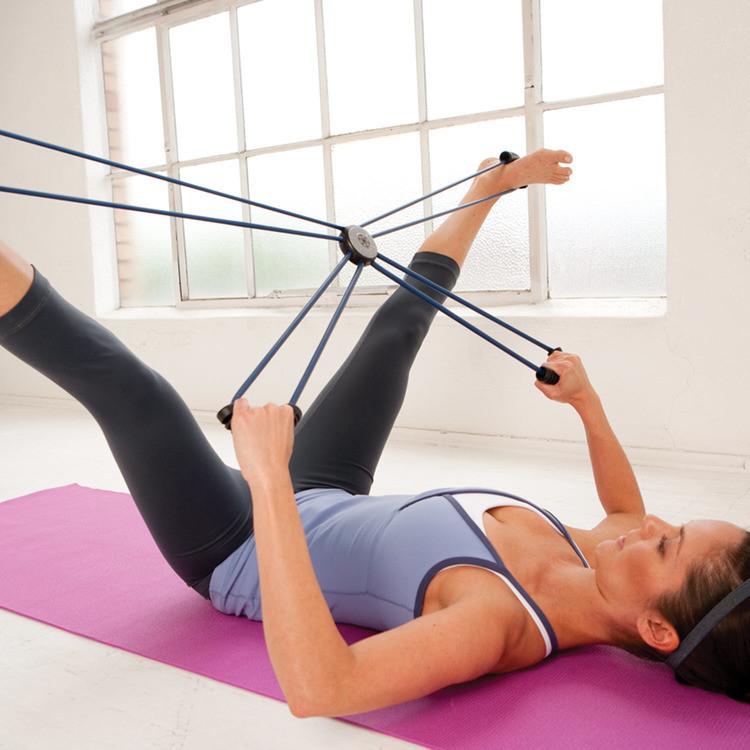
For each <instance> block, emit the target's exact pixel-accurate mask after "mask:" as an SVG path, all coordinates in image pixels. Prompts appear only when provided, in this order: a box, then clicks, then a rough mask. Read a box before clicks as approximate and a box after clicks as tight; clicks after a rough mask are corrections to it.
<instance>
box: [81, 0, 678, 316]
mask: <svg viewBox="0 0 750 750" xmlns="http://www.w3.org/2000/svg"><path fill="white" fill-rule="evenodd" d="M100 9H101V14H102V20H101V21H100V22H99V23H98V24H97V26H96V28H95V33H96V35H97V36H98V38H99V39H100V40H101V42H102V60H103V69H104V82H105V94H106V103H107V122H108V128H109V137H110V151H111V157H112V158H113V159H115V160H117V161H123V162H126V163H131V164H134V165H136V166H139V167H142V168H147V169H150V170H153V171H157V172H161V173H164V174H168V175H170V176H173V177H179V178H180V179H183V180H187V181H190V182H195V183H199V184H203V185H206V186H208V187H212V188H215V189H218V190H222V191H224V192H227V193H232V194H237V195H241V196H243V197H245V198H249V199H251V200H253V201H258V202H262V203H264V204H266V205H270V206H276V207H280V208H283V209H286V210H288V211H294V212H296V213H300V214H304V215H307V216H312V217H316V218H320V219H325V220H328V221H333V222H336V223H339V224H343V225H348V224H356V223H360V222H364V221H366V220H367V219H370V218H372V217H373V216H376V215H379V214H381V213H383V212H385V211H387V210H390V209H392V208H395V207H396V206H398V205H401V204H403V203H406V202H409V201H411V200H413V199H415V198H417V197H418V196H420V195H424V194H426V193H428V192H431V191H432V190H435V189H437V188H439V187H442V186H443V185H446V184H449V183H451V182H454V181H456V180H458V179H461V178H463V177H466V176H468V175H470V174H472V173H473V172H475V171H476V168H477V166H478V164H479V162H480V161H481V160H482V159H484V158H486V157H488V156H497V155H498V154H499V153H500V151H503V150H506V149H508V150H512V151H516V152H517V153H520V154H524V153H528V152H531V151H534V150H536V149H538V148H542V147H547V148H564V149H566V150H568V151H570V152H571V153H573V155H574V158H575V162H574V164H573V168H574V170H575V176H574V179H573V180H572V181H571V182H570V183H568V184H567V185H565V186H562V187H556V186H550V187H549V188H542V187H536V188H532V189H529V190H523V191H516V192H514V193H511V194H509V195H508V196H505V197H503V198H502V199H501V201H500V203H499V204H498V206H496V207H495V208H494V209H493V211H492V212H491V213H490V215H489V217H488V219H487V221H486V222H485V224H484V226H483V227H482V229H481V230H480V233H479V235H478V236H477V239H476V241H475V243H474V247H473V249H472V252H471V253H470V254H469V257H468V259H467V261H466V264H465V266H464V270H463V273H462V275H461V278H460V279H459V282H458V284H457V287H456V290H457V291H458V292H460V293H464V294H466V295H467V296H469V297H471V298H473V299H474V300H475V301H477V302H478V303H479V304H492V303H500V302H509V301H515V300H518V301H526V302H529V301H540V300H543V299H546V298H548V297H654V296H656V297H658V296H664V294H665V288H666V241H665V159H664V115H663V84H662V82H663V63H662V56H663V52H662V16H661V14H662V4H661V1H660V0H631V2H628V3H611V2H610V3H602V2H601V1H600V0H599V1H597V0H567V2H565V3H560V2H559V1H558V0H496V1H495V2H492V3H488V2H485V0H460V2H459V0H416V1H414V2H406V1H405V0H378V2H368V1H366V0H256V1H255V2H247V1H246V0H244V1H243V0H223V1H222V0H210V1H209V0H192V1H191V0H174V2H170V0H162V2H158V3H150V4H148V3H144V2H143V0H100ZM540 40H541V41H540ZM111 179H112V184H113V194H114V195H115V200H118V201H122V202H130V203H134V204H136V205H148V206H154V207H158V208H170V209H171V210H175V211H183V212H187V213H197V214H208V215H212V216H220V217H226V218H231V219H234V220H240V221H252V222H256V223H261V224H269V225H275V226H284V227H289V228H292V229H304V230H307V231H317V230H318V229H320V230H322V232H323V233H328V232H329V231H330V232H331V233H335V230H328V229H327V228H325V227H317V229H316V225H315V224H311V223H310V222H306V221H303V220H301V219H297V218H294V217H288V216H285V215H282V214H278V213H275V212H272V211H270V210H267V209H264V208H258V207H255V206H248V205H246V204H242V203H239V202H234V201H229V200H223V199H219V198H217V197H214V196H209V195H206V194H204V193H200V192H197V191H194V190H190V189H183V188H180V187H178V186H173V185H168V184H167V183H164V182H160V181H156V180H150V179H148V178H145V177H139V176H133V175H130V174H128V173H125V172H121V171H118V170H114V171H113V173H112V176H111ZM468 187H469V184H468V183H463V184H461V185H459V186H456V187H455V188H452V189H451V190H449V191H446V192H444V193H440V194H439V195H437V196H435V197H434V198H432V199H430V200H427V201H424V202H423V203H420V204H417V205H415V206H412V207H410V208H409V209H406V210H405V211H402V212H400V213H398V214H396V215H394V216H392V217H389V218H387V219H385V220H383V221H381V222H378V223H377V224H375V225H373V228H372V229H373V231H375V230H376V229H385V228H387V227H389V226H395V225H396V224H402V223H406V222H408V221H411V220H415V219H418V218H423V217H426V216H430V215H432V214H434V213H438V212H440V211H443V210H446V209H448V208H452V207H454V206H456V205H457V204H458V203H459V202H460V200H461V199H462V197H463V195H464V194H465V192H466V190H468ZM444 220H445V217H440V218H437V219H434V220H432V221H431V222H429V223H427V224H423V225H417V226H414V227H410V228H409V229H406V230H402V231H399V232H396V233H394V234H392V235H386V236H384V237H381V238H379V239H378V245H379V247H380V248H381V249H382V250H383V252H385V253H386V254H388V255H390V256H391V257H394V258H395V259H396V260H398V261H399V262H401V263H404V264H406V263H408V261H409V259H410V258H411V256H412V254H413V253H414V251H415V250H416V249H417V248H418V247H419V244H420V243H421V242H422V241H423V240H424V238H425V236H426V235H427V234H429V233H430V232H431V231H432V229H434V228H435V227H437V226H439V225H440V223H442V221H444ZM115 223H116V237H117V257H118V266H119V271H120V296H121V300H122V304H123V305H124V306H148V305H177V306H200V305H206V304H211V305H214V306H215V305H216V304H217V301H218V300H220V301H221V302H220V303H219V304H221V305H222V306H231V305H233V304H238V305H248V304H250V305H253V304H261V305H267V304H270V303H271V300H272V299H276V298H281V299H282V300H284V301H285V302H286V303H294V302H295V298H302V297H307V296H309V294H310V293H311V292H312V290H314V289H316V288H317V287H318V285H319V284H320V282H321V281H322V280H323V278H324V277H325V275H326V274H327V273H328V272H329V271H330V270H331V269H332V268H333V266H334V265H335V264H336V263H337V262H338V260H339V259H340V257H341V255H340V250H339V248H338V245H337V243H336V242H333V241H331V242H325V241H324V240H320V239H315V238H307V237H301V236H294V235H281V234H275V233H270V232H265V231H262V230H256V229H252V230H250V229H242V228H239V227H230V226H217V225H213V224H205V223H201V222H195V221H189V220H186V221H183V220H179V219H167V218H163V217H152V216H148V215H144V214H137V213H132V212H125V211H115ZM353 271H354V266H353V265H351V264H348V265H347V266H346V267H345V269H344V271H343V272H342V273H341V274H340V276H339V279H338V282H337V283H338V285H339V289H343V288H344V287H345V285H346V283H347V282H348V280H349V279H350V278H351V275H352V273H353ZM385 281H386V280H385V279H384V278H383V277H382V276H380V275H379V274H378V273H377V272H375V271H373V270H372V269H365V272H364V273H363V275H362V277H361V280H360V283H359V284H358V286H357V289H356V290H355V298H358V299H359V300H360V301H361V302H365V303H366V300H367V299H368V297H369V298H370V299H371V298H372V297H371V295H373V294H382V293H384V292H385V291H386V290H388V289H391V288H393V286H394V285H393V284H390V283H384V282H385Z"/></svg>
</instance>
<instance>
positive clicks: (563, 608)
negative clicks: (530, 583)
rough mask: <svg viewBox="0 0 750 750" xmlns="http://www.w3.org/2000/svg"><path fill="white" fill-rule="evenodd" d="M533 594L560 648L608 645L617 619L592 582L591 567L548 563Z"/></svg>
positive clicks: (593, 575) (594, 579)
mask: <svg viewBox="0 0 750 750" xmlns="http://www.w3.org/2000/svg"><path fill="white" fill-rule="evenodd" d="M539 588H540V591H539V592H538V593H536V594H535V596H534V599H535V600H536V601H537V603H538V604H539V606H540V607H541V608H542V611H543V612H544V613H545V614H546V615H547V618H548V619H549V621H550V623H551V625H552V627H553V629H554V631H555V634H556V635H557V640H558V644H559V647H560V649H567V648H574V647H576V646H584V645H588V644H595V643H599V644H612V643H613V642H614V638H615V636H614V634H615V632H616V628H615V623H616V622H617V619H616V616H615V612H614V608H613V607H612V605H611V604H610V602H608V601H607V599H605V597H604V596H603V594H602V592H601V591H600V590H599V587H598V586H597V583H596V571H595V570H594V569H593V568H584V567H581V565H580V562H578V563H576V564H569V565H568V564H566V565H554V566H550V568H549V570H548V573H547V574H546V575H545V577H544V581H543V583H542V585H541V586H540V587H539Z"/></svg>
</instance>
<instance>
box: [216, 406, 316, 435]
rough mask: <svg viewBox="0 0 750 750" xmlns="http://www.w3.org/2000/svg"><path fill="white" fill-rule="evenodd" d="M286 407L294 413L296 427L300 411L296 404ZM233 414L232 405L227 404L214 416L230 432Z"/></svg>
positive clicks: (300, 414) (300, 415)
mask: <svg viewBox="0 0 750 750" xmlns="http://www.w3.org/2000/svg"><path fill="white" fill-rule="evenodd" d="M288 406H291V407H292V411H293V412H294V426H295V427H296V426H297V425H298V424H299V421H300V419H302V409H300V408H299V406H297V404H288ZM233 413H234V404H227V405H226V406H225V407H224V408H223V409H221V410H220V411H219V412H218V413H217V414H216V418H217V419H218V420H219V422H221V423H222V424H223V425H224V427H226V428H227V429H228V430H231V429H232V414H233Z"/></svg>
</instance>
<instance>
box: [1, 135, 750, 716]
mask: <svg viewBox="0 0 750 750" xmlns="http://www.w3.org/2000/svg"><path fill="white" fill-rule="evenodd" d="M571 160H572V157H571V156H570V154H568V153H567V152H565V151H551V150H547V149H544V150H541V151H538V152H536V153H534V154H531V155H529V156H527V157H524V158H522V159H520V160H518V161H516V162H513V163H511V164H509V165H506V166H504V167H501V168H497V169H494V170H490V171H488V172H486V173H484V174H483V175H481V176H479V177H477V178H476V179H475V181H474V183H473V184H472V186H471V189H470V190H469V192H468V193H467V195H466V196H465V198H464V200H463V201H462V202H463V203H467V202H470V201H473V200H475V199H477V198H481V197H484V196H487V195H490V194H493V193H497V192H500V191H502V190H505V189H511V188H518V187H521V186H523V185H528V184H532V183H546V184H563V183H565V182H567V181H568V179H569V177H570V174H571V172H572V170H571V169H570V168H569V167H561V166H560V163H561V162H565V163H569V162H570V161H571ZM493 163H498V162H497V160H496V159H488V160H485V161H484V162H482V164H481V165H480V169H481V168H484V167H486V166H489V165H491V164H493ZM495 200H497V199H495ZM492 204H493V201H487V202H485V203H482V204H479V205H477V206H474V207H472V208H470V209H465V210H462V211H458V212H455V213H453V214H451V215H450V216H449V218H448V219H447V220H446V221H445V222H444V223H443V224H442V225H441V226H440V227H439V228H438V229H437V230H436V231H435V232H433V233H432V234H431V235H430V237H429V238H428V239H427V240H426V241H425V243H424V244H423V245H422V247H421V248H420V250H419V251H418V252H417V253H416V254H415V256H414V258H413V259H412V262H411V264H410V267H411V268H412V269H414V270H415V271H418V272H419V273H421V274H423V275H424V276H426V277H428V278H429V279H431V280H432V281H433V282H435V283H437V284H440V285H441V286H443V287H444V288H448V289H450V288H452V287H453V286H454V285H455V283H456V280H457V278H458V275H459V272H460V268H461V265H462V264H463V262H464V260H465V258H466V255H467V253H468V250H469V248H470V246H471V244H472V242H473V240H474V238H475V236H476V234H477V232H478V230H479V228H480V226H481V224H482V222H483V221H484V219H485V217H486V216H487V214H488V213H489V211H490V209H491V206H492ZM414 283H415V285H416V286H417V287H418V288H420V289H422V290H423V291H424V292H425V293H426V294H429V295H430V296H432V297H433V298H434V299H437V300H438V301H441V302H442V301H443V300H444V299H445V295H442V294H439V293H437V292H435V291H434V290H432V289H430V288H428V287H427V286H426V285H423V284H421V283H420V282H414ZM434 315H435V308H433V307H432V306H430V305H427V304H426V303H425V302H424V300H421V299H419V298H418V297H416V296H414V295H412V294H410V293H408V292H406V291H405V290H403V289H402V288H398V289H397V290H396V291H395V292H394V293H393V294H392V295H391V296H390V297H389V298H388V299H387V300H386V302H384V303H383V304H382V305H381V306H380V308H379V309H378V310H377V312H376V313H375V315H374V316H373V318H372V320H371V321H370V323H369V325H368V326H367V328H366V330H365V332H364V333H363V335H362V337H361V338H360V340H359V342H358V343H357V345H356V346H355V348H354V350H353V351H352V353H351V354H350V356H349V357H348V359H347V360H346V362H345V363H344V364H343V365H342V367H341V368H340V369H339V370H338V372H337V373H336V374H335V375H334V376H333V378H332V379H331V381H330V382H329V383H328V385H327V386H326V387H325V388H324V389H323V391H322V392H321V393H320V394H319V396H318V397H317V399H316V400H315V401H314V403H313V404H312V406H311V407H310V408H309V409H308V411H307V413H306V414H305V416H304V418H303V419H302V420H301V421H300V423H299V425H298V426H297V429H296V431H294V430H293V417H292V410H291V408H290V407H289V406H276V405H273V404H267V405H266V406H264V407H262V408H252V407H250V405H249V404H248V403H247V401H246V399H239V400H237V401H236V402H235V404H234V407H235V408H234V417H233V421H232V439H233V442H234V447H235V451H236V454H237V459H238V462H239V467H240V468H239V470H237V469H234V468H232V467H229V466H227V465H225V464H224V463H223V462H222V461H221V460H220V459H219V458H218V456H217V455H216V454H215V453H214V451H213V449H212V448H211V446H210V445H209V443H208V442H207V440H206V439H205V436H204V435H203V433H202V431H201V430H200V428H199V426H198V425H197V423H196V422H195V420H194V418H193V417H192V415H191V413H190V411H189V410H188V408H187V406H186V405H185V404H184V402H183V401H182V399H181V398H180V397H179V396H178V394H177V393H176V392H175V390H174V389H173V388H172V387H171V386H170V385H169V383H168V382H167V381H166V380H165V379H164V378H163V377H162V376H161V375H159V374H158V373H156V372H155V371H154V370H153V369H151V368H150V367H148V366H147V365H145V364H144V363H143V362H141V361H140V360H139V359H138V358H137V357H135V356H134V355H133V354H132V352H130V351H129V350H128V349H127V348H126V347H125V346H124V345H123V344H122V343H121V342H120V341H119V340H118V339H117V338H116V337H115V336H113V335H112V334H111V333H110V332H109V331H107V330H106V329H105V328H103V327H102V326H101V325H100V324H98V323H97V322H96V321H94V320H92V319H91V318H90V317H88V316H86V315H84V314H83V313H81V312H80V311H79V310H77V309H76V308H75V307H73V306H72V305H70V304H69V303H68V302H67V301H65V300H64V299H63V298H62V297H61V296H60V295H59V294H58V293H57V291H56V290H55V289H54V288H53V287H52V286H51V285H50V284H49V282H48V281H47V280H46V279H45V278H44V276H42V274H41V273H40V272H39V271H38V269H36V268H35V267H33V266H31V265H30V264H29V263H27V262H26V261H25V260H24V259H22V258H21V257H20V256H18V255H17V254H15V253H13V252H12V251H11V250H10V249H9V248H7V247H4V246H0V344H2V345H3V346H4V347H5V348H6V349H8V351H10V352H11V353H13V354H14V355H16V356H17V357H19V358H21V359H22V360H23V361H25V362H27V363H28V364H29V365H31V366H32V367H34V368H35V369H37V370H39V371H40V372H42V373H44V374H45V375H46V376H47V377H49V378H50V379H52V380H53V381H54V382H56V383H57V384H58V385H60V386H61V387H62V388H64V389H65V390H67V391H68V392H69V393H70V394H72V395H73V396H74V397H75V398H77V399H78V400H79V401H80V402H81V403H82V404H84V406H86V408H87V409H88V410H89V411H90V412H91V414H92V415H93V416H94V418H95V419H96V420H97V422H98V423H99V425H100V426H101V428H102V430H103V432H104V435H105V437H106V439H107V442H108V444H109V445H110V447H111V449H112V452H113V454H114V457H115V459H116V461H117V463H118V466H119V467H120V469H121V471H122V474H123V476H124V478H125V481H126V483H127V486H128V488H129V490H130V493H131V494H132V496H133V499H134V501H135V502H136V504H137V506H138V508H139V510H140V512H141V514H142V516H143V518H144V520H145V522H146V524H147V525H148V528H149V530H150V532H151V534H152V535H153V537H154V540H155V542H156V544H157V545H158V547H159V549H160V550H161V552H162V553H163V555H164V557H165V558H166V560H167V562H168V563H169V564H170V566H171V567H172V568H173V569H174V570H175V572H176V573H177V574H178V575H179V576H180V577H181V578H182V579H183V580H184V581H185V582H186V583H187V584H188V585H189V586H191V587H193V588H194V589H195V590H196V591H198V592H199V593H200V594H201V595H202V596H204V597H206V598H207V599H210V601H211V603H212V604H213V606H214V607H216V608H217V609H219V610H220V611H222V612H225V613H227V614H233V615H242V616H246V617H250V618H253V619H257V620H262V621H263V629H264V634H265V638H266V644H267V647H268V651H269V655H270V658H271V661H272V664H273V667H274V670H275V672H276V676H277V678H278V680H279V683H280V685H281V687H282V689H283V691H284V695H285V696H286V698H287V701H288V703H289V706H290V709H291V711H292V713H293V714H294V715H295V716H342V715H348V714H353V713H360V712H364V711H370V710H373V709H377V708H381V707H385V706H389V705H393V704H395V703H399V702H402V701H406V700H410V699H413V698H417V697H420V696H424V695H426V694H429V693H431V692H433V691H435V690H437V689H439V688H441V687H444V686H447V685H451V684H454V683H458V682H462V681H466V680H471V679H473V678H476V677H479V676H481V675H483V674H486V673H502V672H508V671H511V670H515V669H519V668H523V667H526V666H530V665H532V664H535V663H537V662H539V661H541V660H542V659H544V658H546V656H548V655H549V654H551V653H552V652H554V651H555V650H557V649H566V648H571V647H574V646H579V645H584V644H588V643H608V644H613V645H618V646H621V647H623V648H627V649H628V650H631V651H636V652H638V653H639V654H640V655H642V656H644V657H646V658H654V659H661V658H664V657H665V656H666V655H668V654H670V653H671V652H673V651H674V650H675V649H676V648H677V647H678V645H679V643H680V640H681V638H683V637H684V636H685V634H686V633H687V632H688V631H689V630H690V629H691V628H692V627H693V625H694V624H695V622H696V621H697V620H699V619H700V618H701V616H702V615H703V614H704V613H705V612H706V611H707V610H708V609H709V608H711V607H712V606H713V605H714V604H715V603H716V602H717V601H718V600H720V599H721V598H722V597H723V596H724V595H725V594H726V593H727V592H728V591H730V590H731V589H733V588H735V587H736V586H737V585H738V584H739V583H740V582H741V581H742V580H744V579H745V578H747V577H748V573H750V571H749V570H748V567H749V565H750V563H749V560H750V534H748V533H747V532H745V531H744V530H743V529H741V528H739V527H737V526H735V525H733V524H731V523H727V522H724V521H711V520H698V521H692V522H690V523H688V524H686V525H685V526H683V527H681V528H676V527H674V526H672V525H670V524H668V523H667V522H666V521H664V520H662V519H660V518H658V517H656V516H651V515H645V513H644V505H643V501H642V499H641V495H640V492H639V490H638V486H637V483H636V480H635V477H634V475H633V472H632V469H631V467H630V465H629V463H628V461H627V458H626V457H625V454H624V452H623V451H622V448H621V447H620V445H619V443H618V441H617V439H616V438H615V436H614V434H613V433H612V430H611V429H610V427H609V424H608V422H607V419H606V417H605V415H604V412H603V410H602V407H601V404H600V402H599V399H598V397H597V395H596V393H595V391H594V389H593V388H592V386H591V384H590V383H589V381H588V379H587V377H586V373H585V371H584V368H583V366H582V364H581V362H580V360H579V359H578V357H576V356H574V355H571V354H564V353H560V352H555V353H553V354H552V355H551V356H550V357H549V359H548V361H547V362H546V363H545V364H546V365H547V366H548V367H551V368H552V369H554V370H556V371H557V372H558V373H559V375H560V381H559V383H558V384H557V385H555V386H549V385H541V384H539V383H536V385H537V387H538V388H539V389H540V390H541V391H542V392H543V393H544V395H545V396H547V397H548V398H550V399H553V400H556V401H559V402H562V403H568V404H570V405H571V406H573V407H574V408H575V409H576V411H577V412H578V414H579V415H580V416H581V419H582V420H583V423H584V426H585V429H586V435H587V439H588V444H589V449H590V455H591V460H592V464H593V469H594V475H595V479H596V485H597V490H598V493H599V497H600V499H601V502H602V505H603V506H604V509H605V512H606V517H605V518H604V520H602V521H601V523H599V524H598V525H597V526H595V527H594V528H593V529H590V530H583V529H575V528H571V527H565V526H564V525H563V524H562V523H560V522H559V521H558V520H557V519H556V518H555V517H554V516H553V515H552V514H551V513H549V512H548V511H546V510H544V509H542V508H539V507H538V506H536V505H534V504H533V503H530V502H528V501H525V500H522V499H520V498H515V497H514V496H511V495H507V494H505V493H500V492H498V491H496V490H490V489H486V488H443V489H439V490H430V491H427V492H425V493H422V494H421V495H417V496H410V495H396V496H383V497H368V492H369V490H370V487H371V485H372V481H373V474H374V471H375V468H376V466H377V463H378V461H379V458H380V455H381V452H382V450H383V447H384V445H385V442H386V440H387V438H388V435H389V433H390V430H391V428H392V425H393V422H394V420H395V418H396V415H397V414H398V411H399V409H400V407H401V404H402V401H403V398H404V394H405V391H406V385H407V380H408V375H409V369H410V367H411V364H412V363H413V361H414V358H415V357H416V354H417V352H418V350H419V348H420V346H421V343H422V341H423V340H424V337H425V335H426V334H427V331H428V329H429V326H430V323H431V321H432V319H433V318H434ZM530 511H531V512H530ZM550 527H552V528H550ZM506 566H507V567H506ZM511 571H512V572H511ZM261 592H262V608H261ZM335 622H347V623H352V624H355V625H361V626H365V627H370V628H373V629H375V630H381V631H383V632H380V633H377V634H376V635H373V636H372V637H369V638H366V639H363V640H361V641H359V642H358V643H355V644H353V645H351V646H349V645H348V644H347V643H346V642H345V641H344V640H343V638H342V637H341V635H340V634H339V631H338V629H337V627H336V625H335ZM747 626H748V607H747V606H745V607H744V608H743V607H739V608H738V609H737V610H736V611H734V612H733V613H732V614H731V616H727V617H726V618H725V620H724V621H722V623H721V626H717V627H716V628H715V629H714V631H713V632H712V633H711V635H710V636H709V637H707V638H706V639H705V640H704V641H703V642H702V643H701V645H700V646H699V647H698V648H696V649H695V651H694V652H693V653H692V654H691V655H690V657H689V658H688V659H686V660H685V662H684V664H683V666H682V667H681V671H680V673H679V674H680V675H682V676H683V677H685V678H686V679H689V680H690V681H691V682H692V683H694V684H699V685H701V686H703V687H706V688H707V689H709V690H719V691H722V692H728V693H730V694H733V695H734V697H741V696H743V695H746V693H747V689H748V661H749V660H748V654H747V650H748V639H747V636H746V635H744V636H743V634H742V631H743V629H744V632H745V634H746V633H747V630H748V627H747ZM743 649H744V650H743Z"/></svg>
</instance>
